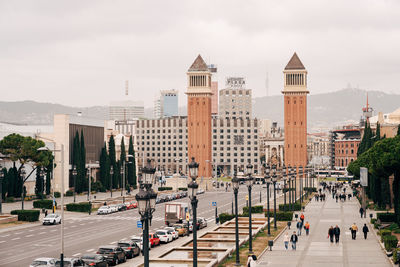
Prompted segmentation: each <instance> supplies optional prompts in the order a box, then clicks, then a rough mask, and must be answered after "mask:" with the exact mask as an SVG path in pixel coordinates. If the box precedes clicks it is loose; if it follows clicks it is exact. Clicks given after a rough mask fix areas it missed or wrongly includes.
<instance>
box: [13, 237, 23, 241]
mask: <svg viewBox="0 0 400 267" xmlns="http://www.w3.org/2000/svg"><path fill="white" fill-rule="evenodd" d="M18 239H21V238H20V237H16V238H13V239H11V240H18Z"/></svg>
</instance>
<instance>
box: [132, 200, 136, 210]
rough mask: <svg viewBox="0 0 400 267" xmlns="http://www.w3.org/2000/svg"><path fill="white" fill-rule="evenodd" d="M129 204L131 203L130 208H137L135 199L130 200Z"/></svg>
mask: <svg viewBox="0 0 400 267" xmlns="http://www.w3.org/2000/svg"><path fill="white" fill-rule="evenodd" d="M131 204H132V208H133V209H135V208H137V202H136V201H133V202H131Z"/></svg>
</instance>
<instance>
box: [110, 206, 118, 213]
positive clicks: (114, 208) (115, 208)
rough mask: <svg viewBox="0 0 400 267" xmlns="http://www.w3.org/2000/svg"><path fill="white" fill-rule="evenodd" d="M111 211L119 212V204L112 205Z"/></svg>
mask: <svg viewBox="0 0 400 267" xmlns="http://www.w3.org/2000/svg"><path fill="white" fill-rule="evenodd" d="M110 209H111V212H118V206H117V205H110Z"/></svg>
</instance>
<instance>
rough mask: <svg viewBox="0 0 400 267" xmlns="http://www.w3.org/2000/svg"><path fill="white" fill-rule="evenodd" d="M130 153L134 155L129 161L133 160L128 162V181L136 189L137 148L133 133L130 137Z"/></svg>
mask: <svg viewBox="0 0 400 267" xmlns="http://www.w3.org/2000/svg"><path fill="white" fill-rule="evenodd" d="M128 154H129V155H132V156H133V157H131V158H129V161H130V162H131V163H130V164H128V181H129V184H130V185H132V186H133V188H134V189H136V187H137V186H136V184H137V182H136V160H135V149H134V146H133V139H132V135H131V136H130V137H129V148H128Z"/></svg>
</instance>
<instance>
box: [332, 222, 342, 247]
mask: <svg viewBox="0 0 400 267" xmlns="http://www.w3.org/2000/svg"><path fill="white" fill-rule="evenodd" d="M333 234H334V235H335V243H339V237H340V228H339V226H338V225H337V224H336V227H335V228H333Z"/></svg>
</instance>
